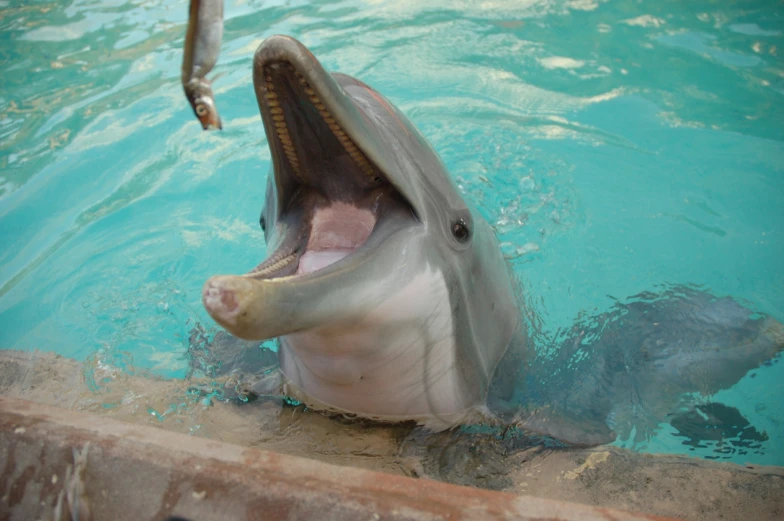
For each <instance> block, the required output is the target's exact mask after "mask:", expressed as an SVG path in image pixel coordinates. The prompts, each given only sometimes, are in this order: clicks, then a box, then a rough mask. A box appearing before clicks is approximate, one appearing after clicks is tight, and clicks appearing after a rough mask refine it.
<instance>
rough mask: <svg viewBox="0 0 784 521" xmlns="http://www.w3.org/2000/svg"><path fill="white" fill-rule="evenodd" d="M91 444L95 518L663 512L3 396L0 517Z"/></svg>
mask: <svg viewBox="0 0 784 521" xmlns="http://www.w3.org/2000/svg"><path fill="white" fill-rule="evenodd" d="M88 443H89V448H88V452H87V464H86V467H85V471H84V473H83V477H84V490H85V491H86V497H87V500H88V501H89V505H90V510H91V512H92V517H93V519H94V520H96V521H98V520H104V519H106V520H109V519H111V520H116V521H123V520H134V521H140V520H148V519H149V520H162V519H165V518H166V517H168V516H170V515H178V516H184V517H188V518H189V519H191V520H193V521H208V520H213V519H215V520H228V519H266V520H305V519H313V520H331V519H335V520H347V521H350V520H354V519H362V520H395V521H396V520H436V519H448V520H512V519H518V520H534V519H536V520H540V521H544V520H563V521H568V520H578V519H579V520H584V521H593V520H597V521H598V520H603V521H604V520H614V521H631V520H643V519H647V520H651V519H659V520H664V519H666V518H662V517H657V516H646V515H635V514H630V513H626V512H622V511H618V510H611V509H604V508H598V507H591V506H584V505H578V504H571V503H565V502H560V501H553V500H547V499H540V498H535V497H527V496H517V495H513V494H508V493H501V492H490V491H485V490H479V489H473V488H467V487H460V486H456V485H449V484H445V483H440V482H436V481H430V480H417V479H412V478H406V477H401V476H393V475H389V474H383V473H379V472H374V471H368V470H362V469H355V468H350V467H340V466H336V465H330V464H326V463H321V462H318V461H314V460H309V459H305V458H299V457H295V456H286V455H281V454H277V453H274V452H268V451H263V450H257V449H252V448H244V447H240V446H237V445H231V444H227V443H222V442H217V441H212V440H206V439H202V438H197V437H192V436H187V435H183V434H177V433H173V432H167V431H164V430H162V429H156V428H153V427H147V426H140V425H132V424H128V423H123V422H118V421H115V420H111V419H107V418H103V417H100V416H96V415H92V414H87V413H81V412H76V411H71V410H65V409H58V408H54V407H49V406H45V405H40V404H37V403H33V402H28V401H25V400H19V399H15V398H9V397H5V396H0V468H2V475H1V476H0V494H2V497H0V519H11V520H33V519H52V513H53V508H54V506H55V504H56V502H57V498H58V495H59V494H60V491H61V490H63V486H64V484H65V481H66V480H65V476H66V468H67V467H68V466H69V465H72V464H73V463H74V460H73V458H74V456H73V449H74V448H78V449H80V448H83V447H84V446H85V445H86V444H88ZM82 521H85V520H82Z"/></svg>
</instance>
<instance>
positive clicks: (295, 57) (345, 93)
mask: <svg viewBox="0 0 784 521" xmlns="http://www.w3.org/2000/svg"><path fill="white" fill-rule="evenodd" d="M253 84H254V89H255V93H256V98H257V100H258V105H259V111H260V113H261V117H262V120H263V123H264V128H265V132H266V134H267V137H268V142H269V146H270V150H271V157H272V168H271V172H270V175H269V177H268V183H267V193H266V200H265V203H264V207H263V210H262V214H261V218H260V225H261V227H262V229H263V230H264V236H265V239H266V243H267V251H268V256H267V258H266V260H264V261H263V262H262V263H261V264H259V265H258V266H256V267H255V268H253V269H252V270H251V271H250V272H248V273H246V274H243V275H220V276H215V277H212V278H210V279H209V280H208V281H207V282H206V283H205V285H204V288H203V291H202V301H203V304H204V307H205V308H206V310H207V311H208V312H209V314H210V315H211V316H212V318H213V319H214V320H215V321H216V322H217V323H218V324H220V325H221V326H222V327H223V328H225V329H226V330H227V331H228V332H230V333H231V334H232V335H235V336H236V337H239V338H242V339H247V340H265V339H272V338H277V339H278V342H279V350H278V354H279V364H280V376H281V377H282V385H283V388H282V390H283V392H284V393H285V394H286V395H288V396H291V397H292V398H295V399H297V400H300V401H302V402H304V403H305V404H307V405H308V406H309V407H311V408H314V409H317V410H325V411H330V412H336V413H342V414H350V415H352V416H356V417H361V418H368V419H372V420H378V421H384V422H400V421H414V422H417V423H418V424H420V425H423V426H425V427H427V428H429V429H432V430H442V429H446V428H450V427H453V426H456V425H461V424H466V423H474V422H487V421H490V422H495V423H498V424H504V425H518V426H520V427H522V428H524V429H528V430H530V431H532V432H535V433H539V434H542V435H545V436H548V437H552V438H555V439H558V440H561V441H563V442H566V443H571V444H579V445H595V444H600V443H605V442H608V441H611V440H612V439H613V437H614V436H615V433H614V432H613V430H612V429H611V427H610V425H609V424H608V418H610V417H616V418H617V417H620V416H622V414H623V411H622V409H623V407H621V406H619V403H621V402H623V401H624V400H623V399H622V398H621V397H622V396H628V395H629V394H630V393H631V394H633V393H634V392H637V391H639V390H641V389H645V390H646V391H647V392H648V395H650V396H656V399H657V400H658V401H666V402H667V403H668V404H675V403H677V402H678V399H679V398H678V397H679V396H680V395H682V394H683V393H688V392H696V391H700V390H716V389H720V388H726V387H729V386H731V385H733V384H734V383H736V382H737V381H738V380H739V379H740V378H742V377H743V376H744V375H745V374H746V373H747V372H748V371H750V370H752V369H754V368H756V367H758V366H759V365H760V364H762V363H764V362H766V361H768V360H770V359H771V358H773V357H775V356H776V354H777V353H778V352H779V351H780V350H781V349H782V347H784V334H783V333H782V331H783V329H782V327H781V324H779V323H778V322H776V321H775V320H773V319H771V318H769V317H764V316H762V317H761V316H757V315H752V314H751V312H749V311H748V310H746V309H745V308H743V307H742V306H740V305H739V304H737V303H735V302H734V301H733V300H732V299H715V298H712V297H711V296H710V295H708V294H706V293H704V292H700V291H696V292H691V293H689V292H685V293H684V291H679V290H677V289H675V290H673V291H674V293H675V295H661V296H658V297H656V298H649V299H647V300H646V299H642V301H639V300H638V301H635V302H634V303H633V304H632V305H630V306H629V307H623V309H621V308H619V309H618V310H615V311H614V312H611V313H608V314H607V315H606V316H605V317H603V320H604V325H608V324H609V326H611V327H604V326H601V327H599V326H597V328H598V329H597V334H596V335H593V336H594V337H597V338H598V339H596V340H594V341H593V342H592V343H591V345H590V346H587V347H586V345H585V344H584V343H583V341H582V338H584V330H583V331H582V333H579V334H577V333H576V334H575V335H573V336H572V337H571V338H569V339H567V341H566V342H565V343H564V346H562V349H561V350H559V351H558V355H557V356H556V357H554V358H553V357H546V356H543V355H539V354H537V352H536V349H535V348H534V347H533V342H532V340H531V338H529V336H530V332H529V329H530V328H529V325H528V323H527V321H526V320H525V319H524V312H523V306H522V301H521V298H520V296H519V294H518V293H519V292H518V291H517V290H516V285H515V283H514V281H513V279H512V277H511V275H510V271H509V267H508V266H507V264H506V263H505V261H504V259H503V256H502V254H501V251H500V248H499V244H498V242H497V239H496V236H495V233H494V231H493V229H492V228H491V226H490V225H489V224H488V223H487V222H486V221H485V220H484V219H483V218H482V216H481V215H480V214H479V213H478V212H477V211H476V210H475V209H474V208H473V207H472V206H470V205H469V204H468V203H467V202H466V201H465V200H464V198H463V197H462V196H461V195H460V193H459V191H458V190H457V188H456V185H455V183H454V182H453V181H452V178H451V177H450V175H449V173H448V171H447V170H446V168H445V167H444V165H443V163H442V162H441V160H440V158H439V156H438V154H437V153H436V152H435V151H434V150H433V148H432V147H431V145H430V144H429V143H428V141H427V140H426V139H425V138H424V137H423V136H422V135H421V134H420V133H419V131H418V130H417V129H416V128H415V127H414V126H413V125H412V124H411V123H410V122H409V121H408V119H407V118H406V117H405V116H404V115H403V114H402V113H401V112H400V111H399V110H398V109H397V108H396V107H395V106H394V105H392V104H391V103H390V102H389V101H388V100H387V99H386V98H385V97H384V96H382V95H381V94H379V93H378V92H377V91H375V90H373V89H372V88H371V87H369V86H368V85H366V84H364V83H362V82H361V81H359V80H357V79H355V78H353V77H351V76H348V75H345V74H340V73H333V74H330V73H329V72H327V71H326V70H325V69H324V67H323V66H322V65H321V64H320V63H319V62H318V60H317V59H316V58H315V57H314V56H313V54H311V52H310V51H309V50H308V49H307V48H306V47H305V46H304V45H302V44H301V43H300V42H298V41H297V40H295V39H293V38H290V37H286V36H272V37H270V38H268V39H266V40H265V41H264V42H262V44H261V45H260V46H259V48H258V50H257V51H256V53H255V55H254V59H253ZM684 295H686V296H685V297H684ZM640 306H642V307H640ZM646 306H647V307H646ZM695 306H696V307H695ZM649 311H652V312H653V313H652V314H649V313H648V312H649ZM657 313H658V314H657ZM683 317H691V318H693V319H694V321H693V323H692V322H689V324H690V325H689V326H688V327H675V325H677V324H678V320H679V319H680V318H683ZM655 320H659V321H667V320H670V321H671V322H672V323H673V324H674V326H673V328H669V327H668V326H665V327H659V325H660V322H655ZM687 321H688V320H687ZM694 324H697V325H694ZM700 324H702V325H700ZM621 326H623V327H621ZM646 328H647V329H646ZM657 328H658V329H657ZM624 331H629V332H633V334H631V333H624ZM659 331H665V332H666V334H665V335H664V336H665V337H667V338H666V340H667V342H666V343H664V344H662V343H657V341H656V338H654V337H655V334H657V333H656V332H659ZM677 331H682V332H683V335H684V336H681V337H678V334H677ZM652 335H653V336H652ZM660 336H661V335H660ZM670 337H672V338H670ZM652 339H653V340H652ZM716 339H720V342H719V343H722V342H723V344H727V345H726V346H724V345H723V344H722V347H721V349H717V347H716V346H717V345H718V344H717V343H716V342H715V340H716ZM724 353H729V354H728V355H725V354H724ZM705 367H711V368H712V370H711V371H704V370H703V369H704V368H705ZM701 368H702V369H701ZM630 370H633V371H634V375H632V376H630V374H629V371H630ZM668 378H669V380H668ZM670 380H672V381H677V382H678V385H670V383H671V382H670ZM660 398H661V399H660ZM665 398H666V400H665Z"/></svg>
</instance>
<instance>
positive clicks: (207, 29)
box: [182, 0, 223, 130]
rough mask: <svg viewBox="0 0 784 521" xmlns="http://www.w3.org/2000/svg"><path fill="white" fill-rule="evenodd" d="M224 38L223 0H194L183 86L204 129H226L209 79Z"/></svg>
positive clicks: (192, 2) (190, 12)
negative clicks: (216, 105) (208, 75)
mask: <svg viewBox="0 0 784 521" xmlns="http://www.w3.org/2000/svg"><path fill="white" fill-rule="evenodd" d="M222 39H223V0H191V3H190V8H189V11H188V29H187V31H186V33H185V48H184V52H183V57H182V86H183V88H184V89H185V96H187V98H188V102H189V103H190V104H191V107H193V112H194V114H196V117H197V118H198V119H199V121H200V122H201V126H202V128H204V130H207V129H209V128H218V129H222V128H223V125H222V124H221V119H220V116H219V115H218V109H217V107H215V97H214V96H213V94H212V86H211V85H210V82H209V80H207V78H206V76H207V74H209V72H210V71H211V70H212V68H213V67H214V66H215V62H217V61H218V54H219V53H220V46H221V40H222Z"/></svg>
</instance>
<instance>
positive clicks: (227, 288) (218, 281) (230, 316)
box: [201, 277, 239, 324]
mask: <svg viewBox="0 0 784 521" xmlns="http://www.w3.org/2000/svg"><path fill="white" fill-rule="evenodd" d="M231 282H232V281H231V280H230V279H228V280H227V278H226V277H212V278H211V279H209V280H208V281H207V282H206V283H205V284H204V287H203V288H202V291H201V301H202V303H203V304H204V307H205V309H206V310H207V312H209V314H210V315H212V318H214V319H215V320H216V321H217V322H218V323H221V324H232V323H234V322H235V320H234V319H235V317H236V316H237V314H238V311H239V301H238V298H237V291H236V288H233V287H232V286H234V284H232V283H231Z"/></svg>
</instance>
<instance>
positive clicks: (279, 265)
mask: <svg viewBox="0 0 784 521" xmlns="http://www.w3.org/2000/svg"><path fill="white" fill-rule="evenodd" d="M273 259H274V257H273ZM273 259H270V260H271V261H273V262H272V264H270V265H268V266H263V265H262V266H263V267H262V266H257V267H256V268H254V269H253V270H252V271H250V272H249V273H246V274H245V276H246V277H249V278H252V279H254V278H259V277H263V276H264V275H267V274H269V273H271V272H276V271H280V270H281V269H283V268H285V267H286V266H288V265H289V264H291V262H292V261H294V260H296V259H297V255H296V254H294V253H291V254H289V255H287V256H286V257H283V258H281V259H279V260H273ZM268 262H269V261H268ZM264 264H266V262H265V263H264Z"/></svg>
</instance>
